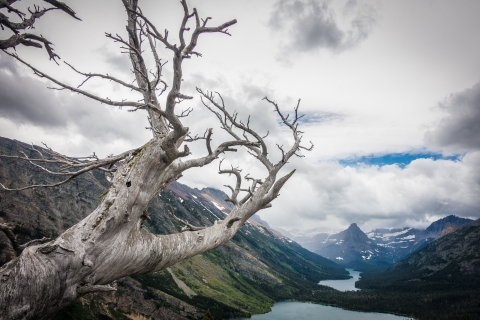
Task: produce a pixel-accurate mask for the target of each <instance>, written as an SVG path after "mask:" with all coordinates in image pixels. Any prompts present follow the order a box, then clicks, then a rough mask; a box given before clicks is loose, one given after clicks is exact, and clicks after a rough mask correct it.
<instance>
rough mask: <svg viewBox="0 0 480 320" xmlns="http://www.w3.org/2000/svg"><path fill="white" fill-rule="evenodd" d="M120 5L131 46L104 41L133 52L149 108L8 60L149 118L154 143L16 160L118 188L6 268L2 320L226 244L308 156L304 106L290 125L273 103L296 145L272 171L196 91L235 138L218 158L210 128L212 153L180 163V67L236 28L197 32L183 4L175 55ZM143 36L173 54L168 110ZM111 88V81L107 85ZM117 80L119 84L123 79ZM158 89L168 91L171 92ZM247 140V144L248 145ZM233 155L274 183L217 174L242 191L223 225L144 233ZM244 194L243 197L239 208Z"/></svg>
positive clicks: (255, 143) (254, 141)
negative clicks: (194, 171)
mask: <svg viewBox="0 0 480 320" xmlns="http://www.w3.org/2000/svg"><path fill="white" fill-rule="evenodd" d="M123 3H124V5H125V7H126V9H127V14H128V17H129V18H128V24H127V31H128V34H129V39H128V40H123V39H122V38H121V37H119V36H112V35H107V36H108V37H110V38H113V39H115V40H116V41H118V42H120V43H122V44H124V45H125V46H126V47H127V48H128V50H129V52H130V58H131V61H132V66H133V70H135V71H134V72H135V77H136V81H137V86H136V87H135V90H137V91H139V92H140V93H141V94H142V96H143V102H128V101H126V102H125V101H122V102H115V101H111V100H106V99H103V98H100V97H97V96H94V95H93V94H90V93H88V92H85V91H82V90H81V89H79V88H76V87H72V86H69V85H66V84H63V83H61V82H59V81H57V80H55V79H53V78H51V77H50V76H48V75H47V74H45V73H43V72H41V71H39V70H37V69H35V68H33V67H32V66H31V65H30V64H28V63H26V62H25V61H23V60H22V59H20V58H19V57H17V56H16V55H13V54H11V55H12V56H13V57H15V58H16V59H17V60H18V61H20V62H22V63H24V64H25V65H27V66H29V67H30V68H32V70H34V72H35V73H36V74H37V75H38V76H40V77H45V78H47V79H50V80H51V81H53V82H54V83H56V84H57V85H59V86H60V87H62V88H66V89H69V90H71V91H74V92H77V93H80V94H84V95H86V96H88V97H90V98H92V99H95V100H98V101H101V102H104V103H106V104H110V105H119V104H121V105H124V106H130V107H133V108H135V110H139V109H145V110H147V111H148V114H149V117H150V122H151V125H152V133H153V137H152V139H151V140H150V141H149V142H148V143H147V144H145V145H144V146H143V147H141V148H138V149H135V150H131V151H130V152H126V153H123V154H120V155H118V156H113V157H110V158H106V159H96V158H90V159H89V161H76V160H75V159H71V158H67V157H64V156H61V155H59V154H57V153H54V152H53V151H51V153H50V156H53V160H51V159H52V158H45V157H43V155H40V156H39V158H38V159H30V158H27V157H19V160H22V159H23V160H28V161H30V162H32V163H34V164H36V165H37V166H39V167H41V166H40V165H39V164H38V163H44V162H56V163H60V164H63V166H64V169H65V168H67V169H68V170H73V171H65V170H66V169H65V170H64V171H59V172H52V173H54V174H59V175H66V176H67V179H66V180H64V181H62V183H63V182H66V181H68V180H69V179H70V177H72V176H76V175H78V174H80V173H83V172H86V171H88V170H91V169H93V168H100V169H102V170H105V171H109V172H111V173H112V174H113V181H112V184H111V187H110V188H109V190H108V192H107V193H106V195H105V196H104V199H103V201H102V202H101V204H100V205H99V206H98V208H97V209H95V211H93V212H92V213H91V214H90V215H88V216H87V217H86V218H85V219H83V220H82V221H81V222H79V223H78V224H76V225H75V226H73V227H71V228H70V229H68V230H67V231H65V232H64V233H63V234H61V235H60V236H59V237H58V238H57V239H55V240H53V241H50V242H48V243H45V244H41V245H32V246H30V247H26V248H25V249H24V250H23V252H21V254H20V255H19V256H18V257H17V258H16V259H14V260H12V261H10V262H9V263H7V264H5V265H4V266H2V267H1V268H0V317H1V318H2V319H48V318H49V317H51V315H52V314H54V313H55V312H57V311H58V310H60V309H61V308H63V307H65V306H67V305H68V304H69V303H71V302H72V301H74V300H75V299H77V298H78V297H79V296H81V295H83V294H86V293H89V292H94V291H110V290H114V288H112V287H110V286H109V285H108V284H109V283H111V282H112V281H114V280H115V279H119V278H121V277H124V276H127V275H132V274H143V273H150V272H155V271H158V270H162V269H165V268H167V267H169V266H171V265H173V264H175V263H176V262H178V261H181V260H183V259H186V258H188V257H191V256H194V255H196V254H199V253H202V252H205V251H207V250H211V249H213V248H216V247H218V246H220V245H222V244H224V243H226V242H227V241H229V240H230V239H231V238H232V237H233V236H234V235H235V233H236V232H237V230H238V229H239V228H240V227H241V226H242V224H243V223H244V222H245V221H247V219H248V218H250V217H251V216H252V215H253V214H255V213H256V212H257V211H259V210H261V209H263V208H267V207H269V206H271V202H272V200H273V199H275V198H276V197H277V196H278V194H279V191H280V189H281V188H282V186H283V185H284V183H285V182H286V181H287V180H288V178H290V176H291V175H292V174H293V172H291V173H289V174H287V175H286V176H284V177H282V178H279V179H277V175H278V173H279V171H280V169H281V168H282V167H283V166H284V164H285V163H286V162H287V161H288V159H290V157H292V156H293V155H295V154H296V152H297V151H299V149H300V148H302V147H301V146H300V140H301V133H300V132H299V131H298V130H297V125H298V123H297V121H298V119H299V118H300V117H299V116H298V115H297V110H298V106H297V108H296V109H295V116H294V117H293V119H292V120H291V121H290V122H288V121H287V119H286V118H285V117H283V115H282V114H281V112H280V110H279V109H278V106H277V105H276V104H275V103H274V102H272V101H270V100H268V99H267V101H268V102H269V103H271V104H272V105H274V107H275V110H276V111H277V113H278V114H279V115H280V117H281V119H282V121H283V123H284V124H285V125H287V126H288V127H289V128H290V129H291V130H292V133H293V138H294V144H293V146H292V147H291V148H290V149H289V150H288V151H284V150H283V149H282V148H281V147H279V148H280V150H281V151H282V159H281V160H280V161H279V162H278V163H276V164H273V163H271V162H270V161H269V160H268V158H267V154H268V153H267V147H266V145H265V143H264V141H263V138H262V137H260V135H258V134H257V133H256V132H255V131H253V130H252V129H250V127H249V125H248V124H246V125H245V124H243V123H242V122H237V120H236V116H235V115H231V114H229V113H228V111H227V110H226V108H225V106H224V105H223V100H221V102H217V100H215V98H214V97H213V95H212V94H208V93H204V92H203V91H202V90H200V89H198V92H199V93H200V94H201V97H202V99H203V100H202V101H203V102H204V104H205V106H206V107H207V108H209V109H210V110H211V111H212V112H214V113H215V114H216V115H217V117H218V118H219V121H220V122H221V124H222V127H223V128H224V129H225V130H226V131H227V132H228V133H229V134H230V135H231V136H232V138H233V139H232V141H228V142H224V143H222V144H220V145H219V146H218V147H217V148H216V149H213V148H212V146H211V135H212V131H211V129H210V130H208V131H207V133H206V135H205V136H204V137H202V138H203V139H204V140H205V142H206V148H207V151H208V154H207V155H206V156H204V157H201V158H198V159H191V160H186V161H184V160H182V158H183V157H185V156H187V155H188V154H189V150H188V147H186V146H185V147H184V149H183V150H182V151H180V150H179V148H180V146H181V145H182V144H184V141H185V140H186V139H187V140H188V133H189V132H188V128H186V127H184V126H183V125H182V123H181V121H180V120H179V117H178V116H176V115H175V113H174V111H175V106H176V105H177V104H178V102H179V101H181V100H185V99H189V98H190V97H187V96H185V95H183V94H181V92H180V89H181V81H182V68H181V64H182V61H183V59H185V58H190V57H191V56H192V55H199V54H198V53H196V52H194V49H195V46H196V43H197V40H198V37H199V35H200V34H202V33H207V32H221V33H227V31H226V28H227V27H228V26H230V25H232V24H234V23H236V21H235V20H233V21H230V22H227V23H225V24H223V25H220V26H218V27H214V28H209V27H206V23H207V21H208V19H207V20H204V21H203V22H202V23H201V22H200V18H199V16H198V14H197V11H196V10H195V9H194V11H193V13H191V14H190V13H189V10H188V8H187V5H186V2H185V1H184V0H182V1H181V3H182V5H183V8H184V11H185V14H184V19H183V21H182V26H181V29H180V45H178V46H174V45H171V44H170V43H169V42H168V40H167V36H166V35H162V34H160V33H159V32H158V31H157V30H156V28H155V27H154V26H153V25H152V24H151V23H150V22H149V20H148V19H147V18H146V17H144V16H143V15H142V14H141V13H140V11H139V10H138V8H137V1H136V0H123ZM192 17H195V23H196V28H195V30H194V31H193V33H192V36H191V39H190V42H189V44H188V45H187V44H186V41H185V39H184V32H185V31H186V30H187V29H186V24H187V22H188V20H189V19H190V18H192ZM140 19H141V20H142V21H143V22H144V24H143V26H144V27H139V26H142V23H138V22H139V21H137V20H140ZM147 26H148V28H147ZM140 36H143V37H146V38H148V39H149V43H150V44H151V43H152V38H155V39H156V40H158V41H160V42H162V43H164V44H165V46H166V47H167V48H169V49H170V50H172V52H173V54H174V57H173V68H174V79H173V83H172V84H171V87H170V90H169V92H168V97H167V102H166V106H165V108H164V109H163V108H161V107H160V105H159V103H158V100H157V98H156V96H157V91H158V89H157V85H158V84H160V83H162V82H161V81H160V77H161V66H162V65H161V63H160V61H159V59H158V57H157V56H156V54H155V50H154V48H153V46H152V50H153V51H154V57H155V60H156V65H157V73H156V76H155V79H149V78H148V75H149V73H148V69H147V67H146V65H145V62H144V60H143V58H142V48H141V43H142V42H141V41H139V39H138V38H139V37H140ZM72 68H73V67H72ZM74 70H75V69H74ZM75 71H77V70H75ZM77 72H78V71H77ZM79 73H80V72H79ZM81 74H83V75H85V76H86V77H87V79H86V80H88V79H89V78H91V77H93V76H100V77H103V78H107V76H102V75H97V74H85V73H81ZM109 80H112V79H111V77H110V78H109ZM113 80H114V81H116V82H118V83H122V81H120V80H118V79H113ZM123 83H125V82H123ZM130 86H131V85H130ZM161 90H163V91H165V86H164V87H163V89H161ZM220 98H221V97H220ZM236 131H240V132H242V135H240V134H237V133H236ZM242 136H243V137H245V138H242ZM247 136H249V137H250V140H251V141H249V140H248V139H246V137H247ZM190 140H194V139H190ZM234 146H239V147H245V148H248V149H249V151H250V152H251V153H252V155H254V156H255V157H256V158H257V159H258V160H259V162H260V163H261V164H263V165H264V166H265V167H266V169H267V170H268V175H267V176H266V177H265V178H264V179H253V178H250V177H245V178H246V179H247V180H251V181H252V184H251V186H250V187H248V188H244V189H242V177H241V176H240V172H239V170H237V169H235V168H232V169H230V170H222V169H221V168H220V170H219V171H220V173H229V174H233V175H234V176H235V177H236V185H235V187H230V188H231V190H232V195H231V196H230V198H229V199H228V201H231V202H232V203H233V204H234V208H233V210H232V211H231V213H230V214H229V215H228V216H227V218H226V219H225V220H223V221H219V222H217V223H215V224H214V225H213V226H210V227H206V228H198V227H197V228H194V227H192V226H189V225H188V224H187V231H184V232H181V233H177V234H170V235H154V234H151V233H149V232H147V231H145V230H144V229H142V224H143V221H144V220H145V219H148V217H147V216H146V212H147V209H148V206H149V203H150V201H151V200H152V199H153V198H154V197H156V196H157V195H158V193H159V192H160V191H162V190H164V189H165V188H166V186H168V184H170V183H171V182H173V181H174V180H176V179H178V178H179V177H180V176H181V174H182V172H183V171H185V170H188V169H189V168H192V167H200V166H204V165H206V164H209V163H211V162H212V161H213V160H215V159H217V158H218V156H219V154H221V153H223V152H228V151H233V150H234V149H233V148H232V147H234ZM304 149H305V148H304ZM122 159H123V160H122ZM120 160H122V161H120ZM119 161H120V162H119ZM41 168H43V167H41ZM44 169H45V168H44ZM45 170H47V169H45ZM4 188H5V187H4ZM27 188H28V187H27ZM5 189H6V188H5ZM241 191H244V193H245V194H246V195H245V196H244V197H243V198H242V199H238V196H239V194H240V192H241Z"/></svg>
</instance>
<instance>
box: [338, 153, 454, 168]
mask: <svg viewBox="0 0 480 320" xmlns="http://www.w3.org/2000/svg"><path fill="white" fill-rule="evenodd" d="M460 157H461V155H459V154H458V155H453V156H444V155H442V154H441V153H431V152H422V153H389V154H383V155H369V156H362V157H356V158H350V159H342V160H339V161H338V163H340V164H341V165H343V166H350V167H355V166H358V165H368V166H372V165H377V166H385V165H392V164H396V165H398V166H399V167H401V168H404V167H405V166H407V165H409V164H410V163H411V162H412V161H413V160H417V159H433V160H440V159H441V160H452V161H457V160H459V159H460Z"/></svg>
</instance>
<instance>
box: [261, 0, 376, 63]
mask: <svg viewBox="0 0 480 320" xmlns="http://www.w3.org/2000/svg"><path fill="white" fill-rule="evenodd" d="M344 15H354V17H353V18H352V19H351V21H350V27H349V28H348V29H342V28H341V27H340V26H339V24H338V23H337V20H336V15H335V12H334V10H333V9H332V8H331V7H330V4H329V3H328V2H322V1H314V0H278V1H277V2H276V3H275V5H274V10H273V12H272V14H271V16H270V20H269V26H270V28H271V29H272V30H273V31H274V32H278V33H279V34H281V35H282V38H283V39H286V40H285V42H284V43H283V51H284V52H283V54H286V55H288V54H290V53H292V52H312V51H317V50H320V49H328V50H331V51H334V52H342V51H344V50H346V49H349V48H352V47H355V46H356V45H358V44H359V43H360V42H361V41H363V40H365V39H366V38H367V37H368V36H369V34H370V32H371V30H372V27H373V25H374V24H375V22H376V18H375V16H376V11H375V10H374V9H373V7H371V6H368V5H359V4H358V3H357V1H352V0H351V1H348V2H347V4H346V5H345V8H344Z"/></svg>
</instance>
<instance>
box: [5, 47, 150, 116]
mask: <svg viewBox="0 0 480 320" xmlns="http://www.w3.org/2000/svg"><path fill="white" fill-rule="evenodd" d="M5 53H6V54H8V55H9V56H11V57H14V58H15V59H17V60H18V61H20V62H21V63H23V64H24V65H26V66H27V67H29V68H30V69H32V71H33V72H34V73H35V74H36V75H37V76H39V77H40V78H46V79H48V80H50V81H52V82H53V83H55V84H57V85H59V86H60V87H61V88H63V89H67V90H70V91H72V92H76V93H79V94H81V95H84V96H86V97H88V98H91V99H93V100H96V101H99V102H101V103H104V104H107V105H110V106H117V107H141V106H145V104H144V103H140V102H134V101H112V100H110V99H108V98H101V97H98V96H96V95H94V94H92V93H89V92H87V91H84V90H81V89H78V88H74V87H72V86H69V85H67V84H65V83H62V82H60V81H58V80H57V79H55V78H53V77H51V76H49V75H48V74H46V73H43V72H42V71H40V70H38V69H36V68H35V67H33V66H32V65H31V64H29V63H28V62H26V61H24V60H22V59H21V58H20V57H19V56H18V55H16V54H13V53H9V52H5Z"/></svg>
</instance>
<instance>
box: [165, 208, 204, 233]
mask: <svg viewBox="0 0 480 320" xmlns="http://www.w3.org/2000/svg"><path fill="white" fill-rule="evenodd" d="M167 212H168V213H169V214H170V215H171V216H172V217H173V218H174V219H175V220H177V221H178V222H180V223H182V224H184V225H185V226H184V227H183V228H182V230H181V232H184V231H199V230H203V229H205V227H195V226H193V225H191V224H190V223H188V222H187V221H185V220H183V219H180V218H179V217H177V216H176V215H175V214H174V213H173V212H172V211H171V210H167Z"/></svg>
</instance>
